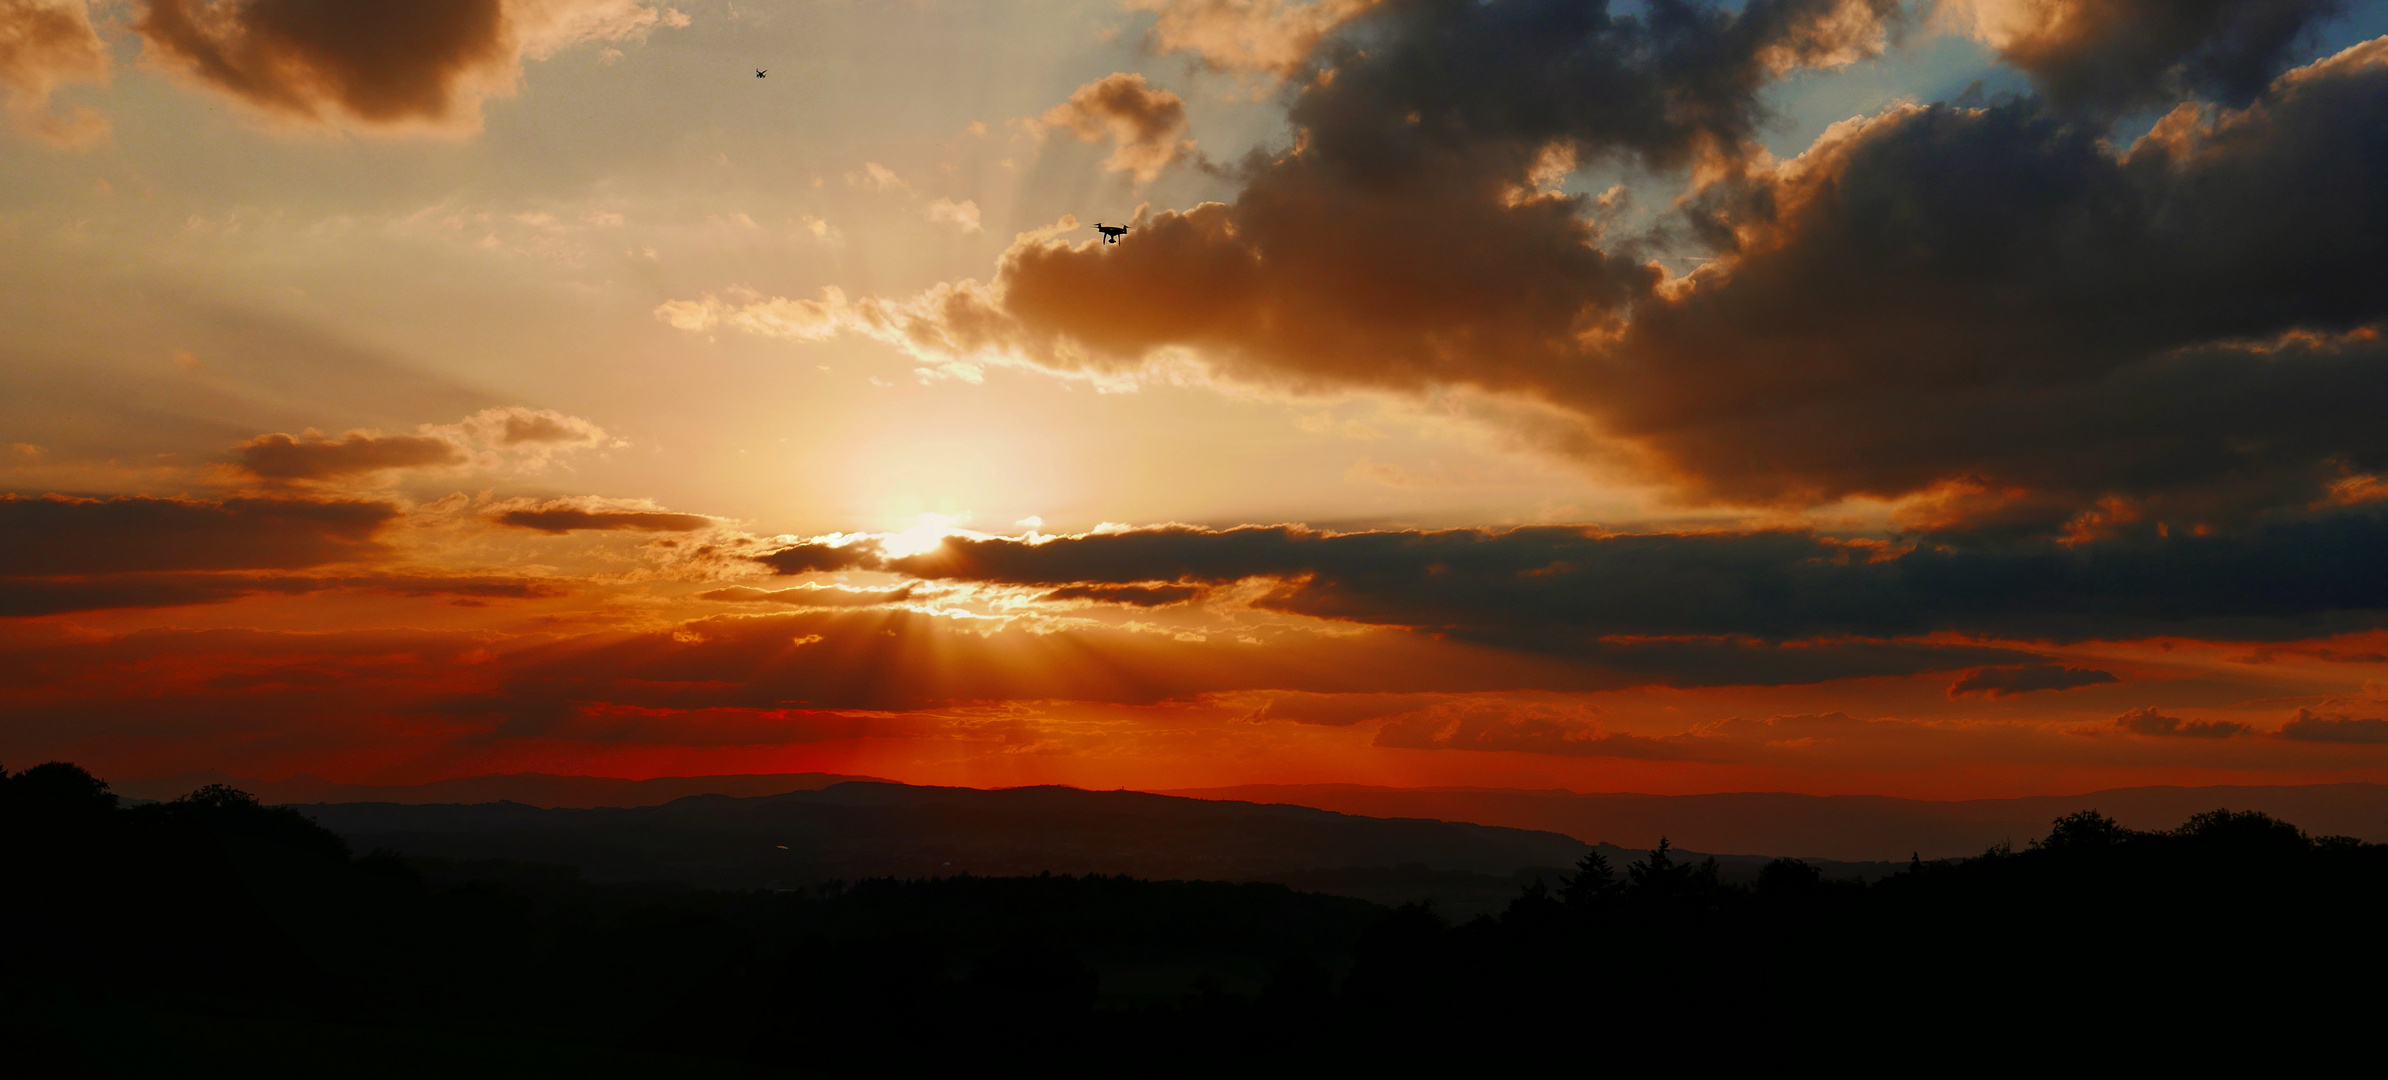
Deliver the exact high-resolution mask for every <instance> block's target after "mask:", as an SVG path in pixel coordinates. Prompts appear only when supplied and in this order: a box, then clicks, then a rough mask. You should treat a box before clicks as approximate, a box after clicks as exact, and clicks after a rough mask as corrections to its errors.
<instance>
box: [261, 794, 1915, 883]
mask: <svg viewBox="0 0 2388 1080" xmlns="http://www.w3.org/2000/svg"><path fill="white" fill-rule="evenodd" d="M296 809H297V810H299V811H300V812H302V813H304V814H306V815H308V816H309V817H311V818H313V819H314V820H316V821H318V822H321V823H322V824H323V825H324V827H326V828H329V829H331V830H332V831H333V832H335V833H338V834H339V835H340V836H341V837H342V838H344V839H346V840H347V841H348V843H349V844H350V846H352V847H355V848H357V849H359V850H371V849H375V848H384V849H388V850H391V851H394V852H397V853H399V854H402V855H407V856H425V857H438V858H447V859H467V860H501V861H514V862H539V863H556V864H565V865H570V866H575V867H578V868H579V869H580V871H581V872H582V873H584V874H586V875H587V876H588V877H590V878H592V879H594V880H599V881H657V882H674V883H678V884H683V885H690V886H697V887H704V888H776V889H787V888H797V887H803V886H809V885H815V884H819V883H822V882H827V881H841V880H842V881H855V880H861V879H864V878H878V877H897V878H915V877H939V876H953V875H956V874H975V875H981V876H1008V875H1023V874H1038V873H1046V872H1050V873H1056V874H1126V875H1130V876H1133V877H1140V878H1154V879H1203V880H1211V881H1275V882H1281V883H1286V884H1292V885H1296V886H1298V887H1301V888H1304V889H1309V890H1313V891H1318V892H1325V893H1333V894H1338V895H1345V896H1356V897H1360V898H1364V899H1368V900H1373V901H1376V902H1379V903H1387V904H1402V903H1411V902H1428V901H1431V902H1433V903H1435V904H1437V905H1438V906H1439V907H1440V908H1441V910H1443V911H1444V912H1445V913H1447V914H1453V915H1459V916H1467V915H1473V914H1477V913H1479V912H1484V911H1498V910H1500V908H1502V907H1503V906H1505V905H1506V904H1507V903H1508V902H1509V900H1510V899H1511V898H1512V897H1513V896H1515V895H1516V893H1517V890H1518V889H1519V888H1520V887H1521V886H1523V885H1525V884H1526V883H1528V882H1530V881H1533V880H1537V879H1539V880H1543V881H1546V882H1555V881H1556V880H1557V878H1558V877H1559V876H1560V874H1561V873H1562V868H1564V867H1567V866H1572V865H1574V864H1575V863H1576V861H1577V860H1579V859H1581V858H1583V856H1584V855H1585V853H1586V852H1587V851H1588V850H1591V848H1589V847H1588V846H1587V845H1585V844H1583V843H1582V842H1580V841H1577V840H1575V839H1572V838H1570V837H1566V836H1561V835H1559V834H1556V833H1549V832H1534V831H1529V830H1522V829H1510V828H1501V827H1497V826H1487V825H1476V824H1469V823H1463V822H1448V821H1432V820H1419V819H1383V818H1370V817H1360V816H1354V815H1350V814H1343V813H1337V812H1334V811H1328V810H1317V809H1312V808H1309V807H1302V806H1288V805H1282V804H1279V805H1258V804H1253V803H1241V802H1225V801H1217V800H1203V799H1186V798H1175V797H1171V796H1165V795H1152V794H1146V793H1143V792H1133V791H1083V790H1079V789H1077V788H1064V787H1029V788H1008V789H1002V790H994V791H987V790H980V789H976V788H940V787H914V786H909V785H904V784H891V783H883V782H880V783H846V784H838V785H835V786H831V787H828V788H824V789H822V790H819V791H799V792H791V793H788V794H783V795H773V796H767V797H760V798H744V799H741V798H732V797H729V796H722V795H703V796H692V797H689V798H685V799H680V800H677V801H675V802H671V803H668V804H665V805H663V806H652V807H630V808H609V809H590V810H561V809H541V808H538V807H530V806H523V805H519V804H514V803H490V804H482V805H469V806H402V805H396V804H388V803H336V804H322V805H302V806H298V807H296ZM1601 850H1602V851H1603V852H1604V853H1605V854H1606V855H1607V856H1608V857H1610V858H1612V859H1623V858H1625V857H1627V856H1629V855H1630V854H1631V853H1630V852H1628V851H1627V850H1625V849H1623V848H1618V847H1614V846H1602V847H1601ZM1689 857H1692V858H1699V857H1701V856H1698V855H1696V854H1694V855H1690V856H1689ZM1767 861H1768V860H1767V859H1766V858H1765V857H1762V856H1719V857H1718V865H1719V872H1720V873H1721V874H1722V875H1723V876H1724V878H1725V880H1728V881H1752V880H1755V879H1756V877H1757V874H1758V871H1759V869H1760V868H1761V867H1763V866H1764V865H1765V863H1766V862H1767ZM1905 865H1906V864H1905V863H1904V862H1899V863H1872V864H1855V863H1850V864H1844V863H1825V864H1819V868H1820V869H1821V870H1822V871H1823V872H1824V873H1826V874H1828V875H1829V876H1832V877H1835V878H1869V879H1870V878H1878V877H1882V876H1884V875H1886V874H1889V873H1891V872H1893V871H1895V870H1897V869H1899V868H1901V867H1904V866H1905Z"/></svg>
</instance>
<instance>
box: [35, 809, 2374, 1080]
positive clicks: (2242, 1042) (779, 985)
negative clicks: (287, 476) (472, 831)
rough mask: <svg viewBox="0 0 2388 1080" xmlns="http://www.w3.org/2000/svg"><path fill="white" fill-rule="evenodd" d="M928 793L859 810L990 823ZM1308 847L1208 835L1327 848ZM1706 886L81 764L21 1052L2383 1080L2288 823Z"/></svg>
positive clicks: (1679, 880)
mask: <svg viewBox="0 0 2388 1080" xmlns="http://www.w3.org/2000/svg"><path fill="white" fill-rule="evenodd" d="M830 790H831V791H833V792H834V791H837V790H838V789H830ZM912 790H913V789H897V790H894V791H887V790H877V791H873V790H868V789H866V790H864V791H861V792H849V793H847V796H846V797H860V798H861V801H863V802H866V803H867V802H869V801H870V800H871V799H874V798H875V799H877V800H879V801H881V802H885V801H888V800H891V799H894V800H898V801H902V800H918V799H921V798H927V799H931V800H934V799H949V800H953V799H965V798H966V797H963V796H951V795H942V794H938V793H937V790H936V789H926V790H927V791H928V792H929V794H928V795H925V796H923V795H918V794H914V793H909V792H912ZM976 794H977V795H978V796H992V797H996V798H997V799H998V800H1000V799H1001V798H1005V797H1008V798H1011V799H1014V800H1018V801H1021V802H1022V803H1024V804H1025V805H1029V806H1038V805H1047V804H1049V803H1051V802H1052V801H1053V800H1055V799H1061V800H1063V801H1064V802H1065V803H1067V802H1071V801H1072V800H1073V799H1074V798H1075V797H1076V796H1101V795H1118V794H1120V793H1089V792H1078V793H1070V794H1069V795H1057V794H1056V793H1053V792H1051V791H1041V790H1039V789H1028V790H1026V791H1025V792H981V793H976ZM789 798H790V797H789V796H777V797H773V798H772V799H760V800H743V801H744V802H748V803H755V804H770V803H773V802H774V801H775V800H787V799H789ZM1133 798H1134V799H1136V800H1145V801H1146V802H1145V803H1144V805H1168V804H1172V803H1175V802H1178V801H1179V800H1167V799H1161V798H1159V797H1157V796H1134V797H1133ZM697 801H699V802H712V803H714V804H715V805H718V804H720V803H735V802H740V801H741V800H718V801H715V800H697ZM675 805H677V804H675ZM952 805H957V806H982V805H992V804H989V803H985V802H983V801H981V802H955V803H952ZM1121 805H1136V804H1134V803H1122V804H1121ZM418 809H419V810H439V811H448V810H453V809H456V808H418ZM465 809H482V808H465ZM670 809H671V808H670V807H661V808H650V809H648V810H644V811H622V812H621V813H645V814H654V813H657V812H660V811H665V810H670ZM750 809H751V808H750ZM1288 809H1289V808H1284V807H1255V806H1243V807H1238V806H1232V805H1231V806H1228V807H1224V808H1221V810H1219V811H1214V812H1224V813H1229V814H1234V815H1242V816H1244V817H1246V818H1247V819H1250V820H1253V821H1262V822H1265V821H1272V820H1292V821H1302V820H1321V819H1320V818H1310V819H1305V818H1303V817H1301V816H1299V815H1290V814H1289V813H1288ZM542 813H550V814H553V813H575V812H568V811H543V812H542ZM577 813H584V814H585V813H592V812H587V811H582V812H577ZM1307 813H1309V814H1312V815H1317V814H1318V813H1319V812H1317V811H1308V812H1307ZM765 816H768V814H767V813H766V814H765ZM1387 825H1391V826H1402V827H1410V826H1415V825H1437V826H1438V827H1439V828H1441V829H1443V830H1446V831H1450V830H1456V831H1457V832H1456V833H1452V834H1453V835H1457V834H1461V833H1466V832H1468V831H1469V830H1476V829H1482V828H1483V827H1478V826H1452V825H1439V824H1438V823H1410V822H1390V823H1376V825H1374V826H1371V827H1383V826H1387ZM1486 831H1492V832H1497V831H1493V830H1486ZM1522 835H1524V836H1526V837H1528V838H1531V839H1532V842H1533V843H1536V844H1547V843H1552V842H1554V841H1549V840H1543V839H1539V838H1535V834H1522ZM1578 850H1582V849H1581V847H1580V845H1579V847H1578ZM1680 854H1681V853H1679V852H1674V851H1672V850H1669V849H1667V848H1665V847H1663V846H1662V847H1660V848H1658V849H1656V850H1653V851H1650V852H1647V853H1643V854H1641V855H1640V856H1638V857H1637V858H1636V859H1634V860H1633V861H1632V862H1631V863H1629V864H1626V865H1624V866H1618V865H1616V864H1614V863H1612V862H1610V861H1609V860H1607V859H1605V858H1603V857H1601V856H1600V854H1599V853H1597V852H1587V853H1586V854H1585V855H1584V856H1583V858H1582V859H1581V860H1580V861H1579V862H1577V863H1576V864H1575V865H1574V866H1572V867H1569V868H1568V872H1567V874H1566V875H1565V876H1564V878H1563V880H1562V881H1560V882H1559V884H1558V886H1557V887H1556V888H1553V887H1550V886H1549V885H1547V884H1545V883H1544V882H1542V881H1541V880H1534V881H1530V882H1528V883H1526V884H1524V885H1523V886H1521V887H1518V888H1517V889H1516V890H1515V891H1514V892H1513V893H1512V895H1511V897H1510V899H1509V901H1508V903H1507V904H1506V905H1504V906H1503V907H1502V908H1501V909H1500V910H1499V911H1498V913H1495V914H1486V915H1482V916H1479V917H1475V918H1471V919H1466V920H1455V919H1451V918H1448V917H1446V915H1445V914H1444V913H1442V912H1438V911H1436V910H1434V909H1431V908H1427V907H1423V906H1416V905H1410V906H1403V907H1398V908H1388V907H1385V906H1382V905H1379V904H1373V903H1369V902H1367V901H1364V900H1357V899H1351V898H1348V897H1338V896H1325V895H1320V894H1318V893H1315V892H1307V891H1303V890H1300V889H1295V888H1291V887H1288V886H1286V885H1282V884H1267V883H1242V884H1236V883H1226V882H1217V881H1149V880H1141V879H1138V878H1133V877H1123V876H1103V875H1084V876H1076V875H1068V874H1038V875H1035V876H1014V877H989V876H978V875H971V876H939V877H931V878H915V879H910V880H905V879H897V878H878V879H871V880H863V881H856V882H852V883H843V884H827V885H821V886H815V887H809V888H802V889H794V890H786V891H775V890H767V889H753V888H742V889H696V888H690V887H687V886H680V885H672V884H658V883H646V884H626V883H606V882H597V881H592V880H589V879H588V878H586V877H584V876H583V875H581V874H579V873H578V872H577V871H575V870H573V869H572V868H570V867H566V866H555V865H528V864H524V863H519V862H499V861H478V862H476V861H463V860H457V859H451V858H422V857H416V858H407V857H401V856H398V855H394V854H391V853H388V852H374V853H369V854H366V855H364V856H362V857H360V856H357V855H356V854H355V853H354V851H353V850H352V849H351V847H350V846H349V845H348V844H347V843H344V842H343V841H342V840H341V838H340V837H339V836H338V835H336V834H334V833H332V832H331V831H329V830H326V829H325V828H323V827H322V826H320V825H318V824H316V823H315V822H313V821H312V820H310V819H309V818H308V817H307V816H306V815H305V814H303V813H300V812H298V811H297V810H294V809H290V808H286V807H269V806H264V805H261V804H259V803H258V802H257V801H256V800H255V799H253V798H250V797H249V796H247V795H245V794H243V793H241V792H238V791H234V790H231V789H228V788H221V787H215V788H206V789H202V790H200V791H196V792H192V793H190V794H188V795H186V796H184V797H182V798H178V799H175V800H173V801H171V802H162V803H150V804H147V805H142V806H135V807H126V806H122V805H119V803H118V801H117V800H116V798H115V797H114V796H113V795H112V794H111V793H109V792H108V790H107V788H106V786H105V785H104V784H103V783H101V782H99V781H98V780H96V779H94V778H92V777H91V776H89V774H87V773H84V772H83V771H82V770H79V769H76V768H74V767H73V766H71V765H65V764H57V763H53V764H48V765H42V766H37V767H35V768H33V769H28V770H25V771H23V772H20V773H16V774H14V775H8V774H0V864H4V865H5V869H6V871H7V877H6V878H5V887H4V888H0V925H6V926H8V927H11V928H12V933H11V934H10V935H9V936H8V937H7V938H6V940H5V943H4V949H5V951H4V952H0V1046H5V1047H6V1054H7V1057H6V1060H7V1062H8V1066H9V1069H10V1073H11V1075H25V1076H41V1077H72V1076H130V1077H149V1076H229V1075H241V1076H282V1075H306V1076H356V1077H382V1076H391V1077H397V1076H406V1077H415V1076H443V1077H448V1076H455V1077H472V1076H509V1077H514V1076H573V1077H609V1076H640V1077H670V1076H823V1075H826V1076H886V1075H891V1074H893V1075H916V1074H929V1073H939V1074H943V1073H953V1072H957V1071H963V1070H968V1071H974V1072H993V1073H995V1074H998V1075H1011V1074H1014V1073H1026V1072H1028V1071H1030V1070H1034V1071H1036V1072H1037V1073H1040V1074H1052V1073H1062V1074H1078V1073H1130V1074H1134V1075H1140V1076H1218V1075H1257V1076H1279V1075H1287V1076H1290V1075H1320V1074H1345V1073H1352V1072H1356V1071H1366V1072H1369V1073H1382V1074H1385V1075H1409V1074H1413V1073H1418V1072H1421V1071H1427V1072H1428V1074H1429V1075H1447V1074H1462V1073H1465V1074H1470V1075H1472V1074H1475V1073H1479V1072H1491V1071H1496V1070H1497V1071H1500V1072H1504V1073H1505V1072H1512V1071H1519V1070H1534V1071H1546V1070H1564V1071H1567V1072H1597V1071H1601V1070H1616V1069H1629V1070H1634V1071H1652V1072H1660V1071H1663V1072H1664V1073H1667V1074H1673V1073H1681V1072H1687V1071H1699V1072H1721V1071H1726V1070H1744V1069H1747V1070H1759V1071H1778V1070H1798V1071H1802V1072H1805V1071H1815V1070H1818V1069H1826V1068H1842V1069H1850V1068H1854V1069H1859V1070H1870V1069H1873V1068H1884V1069H1892V1068H1895V1069H1898V1070H1901V1071H1913V1070H1916V1069H1926V1070H1931V1071H1946V1070H1950V1069H1956V1070H1963V1071H1969V1072H1970V1071H1974V1070H1983V1071H1988V1070H1991V1069H2001V1070H2004V1069H2016V1068H2035V1069H2045V1068H2048V1067H2050V1066H2051V1064H2052V1063H2057V1062H2061V1063H2063V1065H2059V1066H2057V1067H2064V1066H2068V1065H2069V1066H2073V1067H2076V1068H2084V1069H2101V1070H2112V1071H2123V1070H2129V1071H2133V1072H2142V1071H2149V1070H2154V1069H2166V1070H2169V1069H2173V1068H2179V1067H2182V1066H2186V1065H2191V1064H2194V1065H2195V1066H2197V1067H2199V1068H2200V1070H2201V1071H2214V1070H2217V1069H2224V1070H2238V1071H2250V1072H2252V1071H2256V1070H2262V1071H2264V1072H2293V1073H2304V1072H2318V1071H2321V1070H2323V1069H2324V1068H2326V1067H2336V1068H2343V1067H2344V1063H2345V1062H2346V1061H2350V1060H2368V1057H2367V1056H2358V1055H2368V1054H2369V1053H2371V1052H2372V1048H2371V1045H2370V1044H2371V1043H2372V1042H2373V1041H2374V1038H2373V1036H2372V1031H2373V1029H2374V1027H2375V1026H2376V1024H2375V1023H2374V1021H2375V1020H2376V1017H2377V1015H2378V1012H2379V1009H2380V1007H2381V1005H2382V1004H2383V998H2384V997H2388V995H2384V993H2383V990H2382V987H2381V984H2380V982H2379V979H2378V972H2379V971H2381V970H2382V969H2383V963H2384V962H2388V922H2384V921H2383V920H2381V919H2380V918H2379V917H2378V912H2379V911H2380V909H2381V906H2382V903H2383V901H2388V846H2381V845H2376V844H2366V843H2363V842H2360V841H2356V840H2352V839H2347V838H2330V837H2318V838H2317V837H2313V836H2308V835H2306V834H2305V833H2303V832H2301V831H2300V830H2298V829H2297V828H2296V827H2295V826H2293V825H2290V824H2286V823H2283V822H2281V821H2279V820H2276V819H2274V818H2271V817H2268V816H2266V815H2263V814H2260V813H2253V812H2241V813H2233V812H2229V811H2212V812H2207V813H2202V814H2199V815H2197V816H2195V817H2192V818H2189V819H2188V820H2187V821H2186V822H2184V823H2181V824H2178V825H2177V826H2175V827H2173V828H2171V829H2167V830H2164V831H2161V832H2156V831H2146V830H2134V829H2130V828H2126V827H2124V826H2123V825H2121V824H2119V823H2118V822H2116V821H2115V820H2114V819H2112V818H2108V817H2105V816H2102V815H2098V814H2091V813H2083V814H2076V815H2070V816H2068V817H2066V818H2064V819H2061V820H2059V821H2056V822H2054V823H2052V825H2051V826H2050V827H2049V828H2048V830H2047V835H2046V836H2045V837H2044V838H2043V840H2042V842H2041V843H2039V844H2037V845H2034V846H2030V847H2028V848H2025V849H2023V850H2018V851H2008V850H1992V851H1988V852H1984V853H1982V854H1979V855H1977V856H1975V857H1973V858H1969V859H1965V860H1962V861H1946V862H1930V863H1926V862H1917V863H1914V864H1912V865H1911V866H1909V867H1908V868H1907V869H1905V870H1902V871H1900V872H1898V873H1896V874H1893V875H1890V876H1888V877H1886V878H1882V879H1880V880H1877V881H1873V882H1863V881H1853V880H1852V881H1833V880H1829V879H1827V878H1826V877H1825V876H1824V875H1823V874H1821V873H1819V872H1818V871H1817V869H1816V868H1815V867H1814V866H1812V865H1809V864H1806V863H1803V862H1800V861H1797V860H1776V861H1772V862H1769V863H1767V864H1765V865H1764V866H1763V867H1762V868H1761V870H1760V872H1759V873H1758V874H1757V876H1756V878H1755V880H1753V881H1751V882H1749V883H1747V884H1736V883H1733V882H1729V881H1726V880H1724V879H1723V876H1722V874H1721V871H1720V868H1719V865H1718V864H1716V863H1713V862H1709V861H1706V860H1700V861H1693V860H1688V859H1684V858H1681V857H1679V856H1680ZM1479 865H1482V864H1479Z"/></svg>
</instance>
